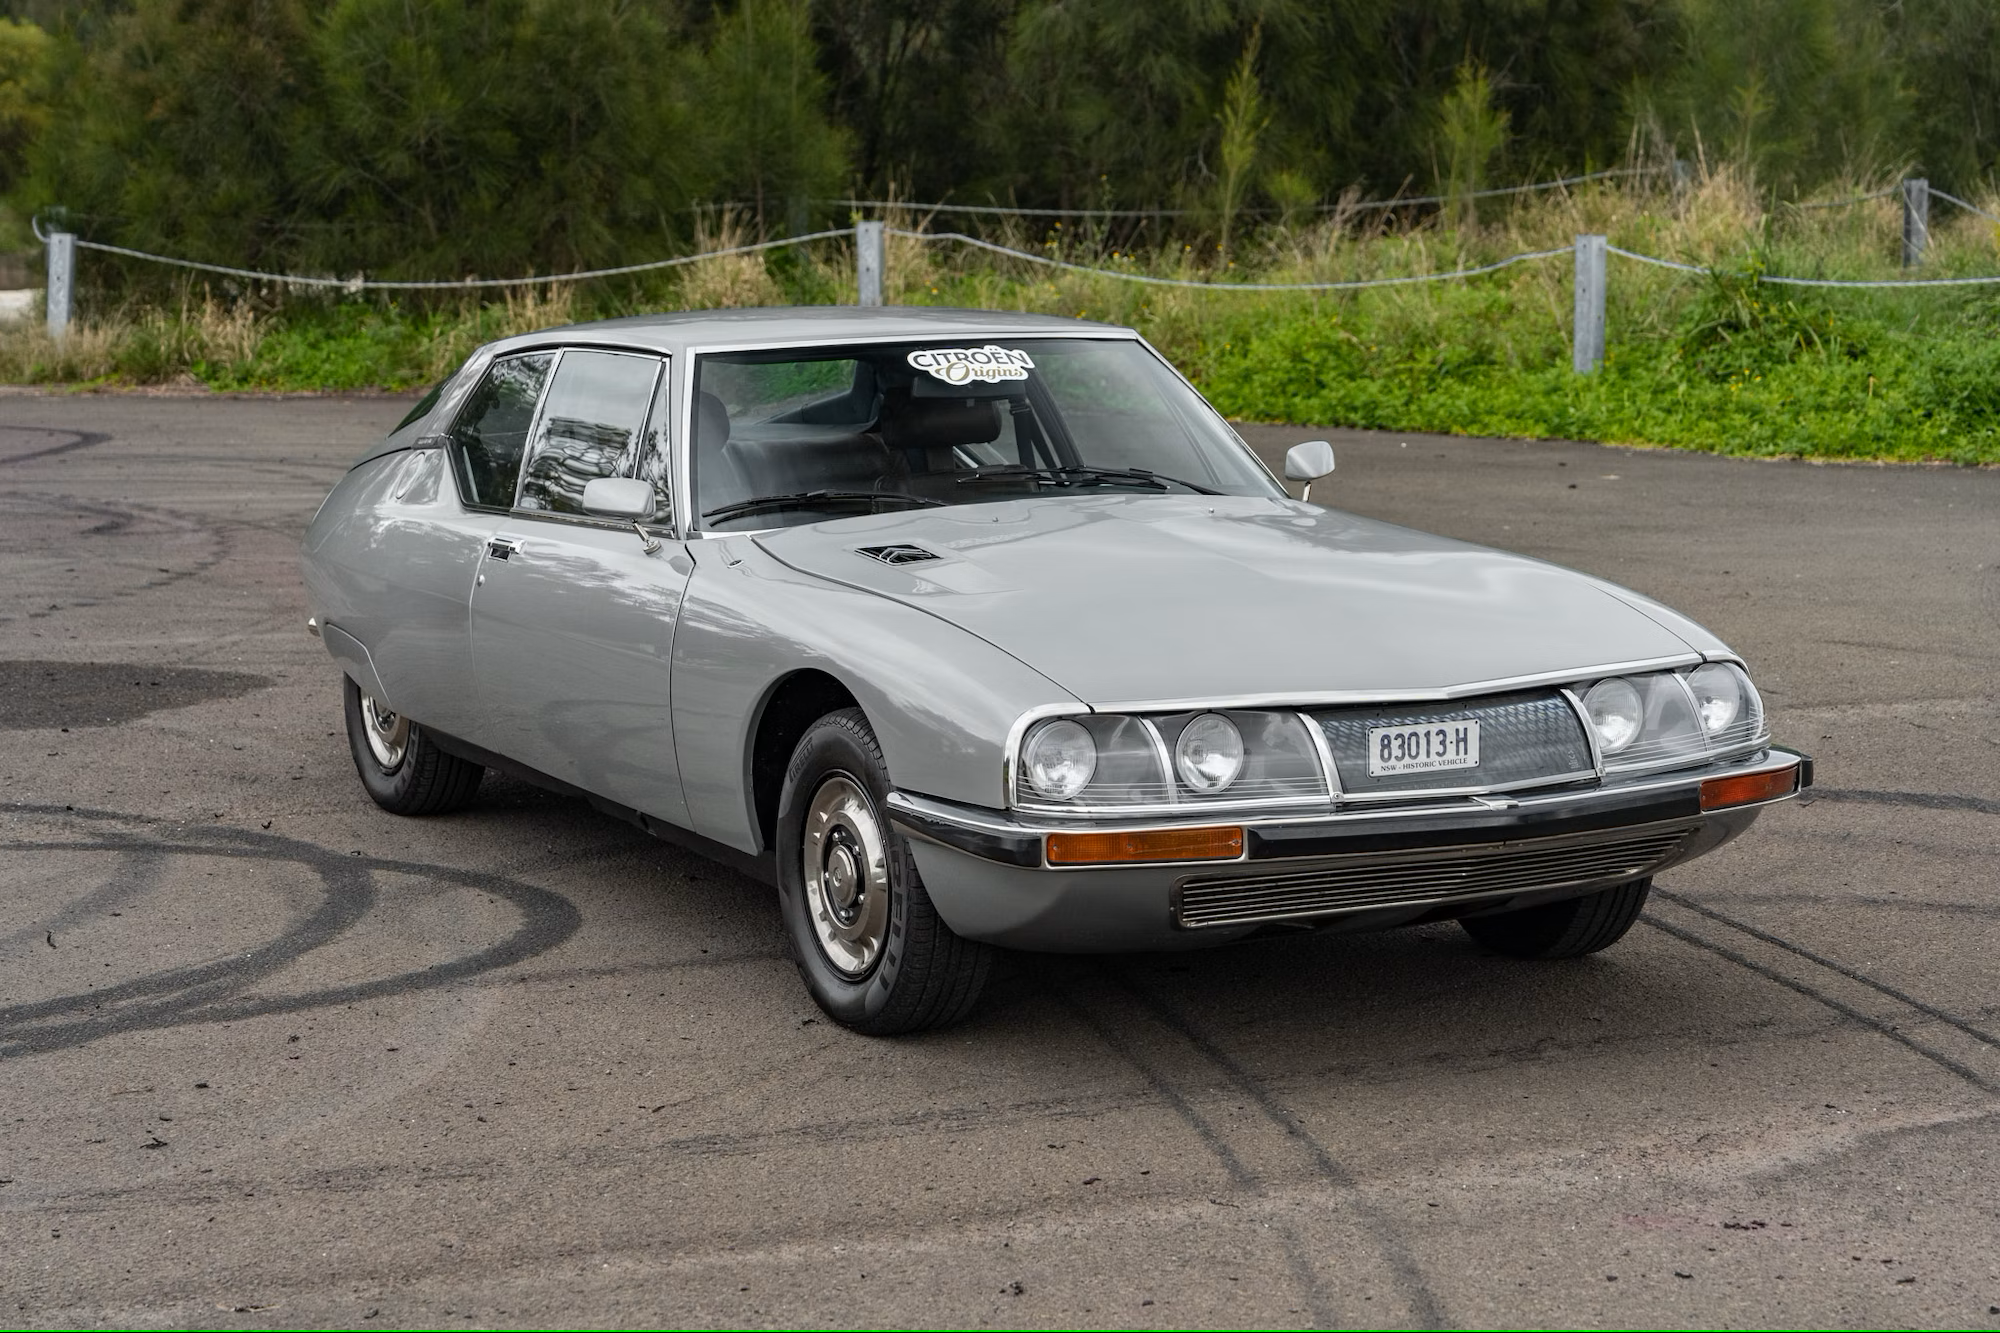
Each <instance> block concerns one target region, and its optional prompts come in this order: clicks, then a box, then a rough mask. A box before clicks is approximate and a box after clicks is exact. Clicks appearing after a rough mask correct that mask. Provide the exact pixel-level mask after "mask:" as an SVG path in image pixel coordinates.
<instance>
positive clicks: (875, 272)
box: [854, 222, 882, 305]
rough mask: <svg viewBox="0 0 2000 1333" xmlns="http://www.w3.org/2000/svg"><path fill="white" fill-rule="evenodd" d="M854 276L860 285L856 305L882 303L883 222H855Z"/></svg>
mask: <svg viewBox="0 0 2000 1333" xmlns="http://www.w3.org/2000/svg"><path fill="white" fill-rule="evenodd" d="M854 276H855V282H856V285H857V286H858V287H860V289H861V290H860V293H859V299H858V300H856V302H855V304H856V305H881V304H882V224H881V223H879V222H857V223H855V224H854Z"/></svg>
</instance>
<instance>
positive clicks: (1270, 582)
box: [304, 309, 1811, 1033]
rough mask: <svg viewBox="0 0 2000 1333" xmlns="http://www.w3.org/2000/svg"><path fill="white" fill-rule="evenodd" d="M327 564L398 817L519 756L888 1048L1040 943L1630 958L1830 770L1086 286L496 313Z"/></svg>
mask: <svg viewBox="0 0 2000 1333" xmlns="http://www.w3.org/2000/svg"><path fill="white" fill-rule="evenodd" d="M1332 467H1333V455H1332V450H1331V448H1330V447H1329V446H1327V445H1326V444H1325V443H1323V442H1312V443H1308V444H1302V445H1300V446H1299V447H1297V448H1295V449H1294V450H1293V451H1292V453H1291V455H1290V457H1289V458H1288V460H1287V466H1286V472H1287V475H1288V477H1289V478H1290V479H1292V480H1295V481H1304V482H1306V483H1307V489H1308V491H1309V489H1310V483H1311V481H1312V480H1313V479H1314V478H1316V477H1319V476H1323V475H1324V474H1325V473H1327V472H1328V471H1329V470H1331V468H1332ZM304 565H305V579H306V584H307V588H308V590H309V594H310V601H311V610H312V612H313V620H312V621H311V623H310V628H312V629H313V630H314V631H315V632H317V633H319V634H321V635H322V636H323V637H324V640H325V643H326V646H327V648H328V650H329V651H330V652H331V653H332V654H333V656H334V657H335V658H336V659H337V660H338V661H339V663H340V666H341V668H342V670H343V672H344V673H345V690H346V712H347V731H348V736H349V739H350V742H351V746H352V749H353V753H354V762H355V765H356V767H357V768H358V769H359V770H360V774H361V780H362V783H363V785H364V786H365V787H366V788H367V790H368V794H369V795H370V796H372V797H373V798H374V799H375V801H376V802H377V803H378V804H380V805H381V806H382V807H383V808H385V809H387V810H391V811H395V812H397V813H400V814H412V815H414V814H434V813H439V812H442V811H446V810H450V809H453V808H455V807H458V806H461V805H463V804H465V803H466V802H467V801H468V800H470V799H471V797H472V795H473V793H474V790H475V788H476V787H477V786H478V783H479V779H480V775H481V773H482V772H483V770H484V769H486V768H496V769H500V770H502V771H505V772H509V773H514V774H517V775H520V776H524V777H527V778H529V779H530V780H532V781H536V782H539V783H542V784H545V785H547V786H549V787H552V788H554V789H557V790H559V791H564V792H572V793H576V794H580V795H582V796H585V797H587V798H588V799H589V801H590V802H591V803H592V804H593V805H595V806H597V807H598V808H599V809H601V810H604V811H607V812H610V813H615V814H618V815H620V816H622V817H624V818H626V819H630V820H632V821H634V822H636V823H637V824H639V825H640V826H641V827H643V828H645V829H647V830H650V831H652V832H654V833H656V834H659V835H660V836H662V837H665V838H670V839H673V840H676V841H679V842H682V843H684V844H687V845H690V846H692V847H694V848H696V849H698V850H700V851H703V852H705V853H707V854H708V855H711V856H714V857H716V858H718V859H721V860H724V861H727V862H729V863H732V864H734V865H737V866H739V867H742V868H744V869H747V870H748V871H750V872H751V873H752V874H754V875H756V876H758V877H760V878H762V879H763V880H765V881H767V882H770V883H774V884H775V885H776V887H777V890H778V897H779V901H780V904H781V907H782V915H783V920H784V925H785V932H786V935H787V938H788V939H789V941H790V945H791V949H792V952H793V954H794V955H795V957H796V959H797V962H798V967H799V971H800V973H801V975H802V976H803V977H804V979H805V983H806V986H807V988H808V989H809V990H810V991H811V993H812V996H813V998H814V999H815V1000H816V1001H817V1002H818V1003H819V1004H820V1005H821V1006H822V1007H823V1008H824V1009H825V1010H826V1011H827V1013H829V1014H830V1015H832V1016H833V1017H834V1018H836V1019H838V1020H839V1021H840V1022H842V1023H845V1024H847V1025H848V1026H850V1027H853V1028H856V1029H859V1030H861V1031H864V1032H874V1033H890V1032H903V1031H909V1030H913V1029H917V1028H923V1027H929V1026H936V1025H939V1024H943V1023H948V1022H951V1021H953V1020H956V1019H958V1018H960V1017H962V1016H964V1015H965V1014H966V1013H967V1012H968V1011H969V1010H970V1008H971V1007H972V1005H973V1003H974V1001H975V999H976V998H977V996H978V994H979V991H980V987H981V985H982V984H983V983H984V981H985V979H986V976H987V973H988V970H989V968H990V965H991V958H992V951H993V948H994V947H995V946H1004V947H1012V948H1021V949H1039V950H1066V951H1098V950H1104V951H1109V950H1131V949H1176V948H1185V947H1191V946H1197V945H1207V944H1218V943H1222V942H1225V941H1229V940H1236V939H1240V938H1242V937H1244V936H1247V935H1252V934H1256V933H1258V932H1259V931H1266V930H1270V929H1272V928H1273V927H1274V926H1282V927H1284V928H1287V929H1296V928H1297V927H1298V926H1299V925H1301V924H1305V925H1310V926H1314V927H1322V928H1327V929H1335V930H1376V929H1382V928H1386V927H1393V926H1401V925H1407V924H1411V923H1416V922H1428V921H1438V920H1448V919H1456V920H1458V921H1460V922H1461V923H1462V924H1463V925H1464V927H1465V929H1466V930H1467V931H1468V932H1469V933H1470V934H1471V935H1472V937H1473V938H1474V939H1475V940H1477V941H1479V942H1480V943H1482V944H1484V945H1486V946H1488V947H1490V948H1493V949H1496V950H1499V951H1500V952H1502V953H1507V954H1513V955H1517V956H1520V957H1525V958H1560V957H1571V956H1575V955H1580V954H1585V953H1589V952H1592V951H1595V950H1598V949H1602V948H1604V947H1605V946H1607V945H1609V944H1611V943H1612V942H1613V941H1615V940H1617V939H1618V938H1619V937H1620V936H1621V935H1622V934H1623V933H1624V932H1625V931H1626V929H1627V928H1628V927H1629V926H1630V925H1631V924H1632V922H1633V920H1634V919H1635V918H1636V917H1637V915H1638V914H1639V911H1640V909H1641V907H1642V906H1643V904H1644V903H1645V901H1646V894H1647V891H1648V888H1649V886H1650V883H1651V877H1652V876H1653V875H1654V874H1656V873H1657V872H1659V871H1661V870H1663V869H1665V868H1666V867H1668V866H1672V865H1675V864H1677V863H1679V862H1681V861H1685V860H1687V859H1688V858H1690V857H1694V856H1699V855H1701V854H1702V853H1703V852H1707V851H1710V850H1712V849H1713V848H1715V847H1718V846H1720V845H1721V844H1722V843H1724V842H1726V841H1727V840H1728V839H1730V838H1731V837H1733V836H1734V835H1736V834H1737V833H1740V832H1742V831H1743V830H1744V829H1745V828H1747V827H1748V826H1749V825H1750V823H1751V822H1752V821H1753V820H1754V819H1755V818H1756V817H1757V813H1758V811H1759V809H1760V808H1761V807H1762V806H1764V805H1767V804H1769V803H1771V802H1773V801H1778V800H1782V799H1785V798H1786V797H1789V796H1791V795H1793V794H1795V793H1796V792H1797V791H1798V790H1799V789H1800V788H1801V787H1803V786H1804V785H1806V784H1808V783H1810V781H1811V766H1810V763H1809V761H1807V760H1805V759H1804V757H1803V756H1801V755H1799V754H1796V753H1792V752H1790V751H1786V750H1782V749H1779V748H1777V747H1776V746H1774V745H1772V744H1771V739H1770V736H1769V735H1768V733H1767V731H1766V727H1765V720H1764V712H1763V707H1762V704H1761V703H1760V701H1759V699H1758V695H1757V691H1756V690H1755V689H1754V688H1753V687H1752V685H1751V683H1750V678H1749V676H1748V675H1747V674H1746V673H1745V670H1744V667H1743V663H1742V661H1741V659H1739V658H1738V657H1737V656H1736V655H1735V654H1734V653H1732V652H1731V651H1730V650H1729V648H1728V647H1727V646H1726V645H1724V644H1723V643H1722V642H1721V641H1720V640H1718V639H1717V638H1716V637H1715V636H1714V635H1712V634H1710V633H1709V632H1708V631H1706V630H1704V629H1702V628H1701V627H1700V626H1699V625H1696V624H1694V623H1693V622H1692V621H1690V620H1688V619H1687V618H1685V617H1683V616H1681V615H1678V614H1676V613H1675V612H1673V611H1670V610H1668V609H1667V608H1666V607H1664V606H1661V605H1659V604H1658V603H1656V602H1653V601H1650V600H1648V599H1646V598H1644V597H1641V596H1639V595H1637V594H1635V593H1632V592H1628V591H1626V590H1624V589H1622V588H1618V587H1615V586H1613V585H1611V584H1607V583H1605V582H1602V581H1601V580H1598V579H1594V578H1590V577H1587V576H1585V575H1582V574H1578V573H1574V572H1571V571H1569V570H1565V569H1560V568H1557V567H1554V566H1552V565H1548V564H1544V563H1542V562H1541V561H1538V560H1530V559H1526V558H1523V557H1520V556H1515V555H1509V554H1506V553H1504V552H1500V551H1493V550H1487V549H1484V548H1481V547H1477V546H1471V545H1467V544H1466V543H1464V542H1458V541H1449V540H1445V539H1442V538H1438V537H1432V536H1428V535H1425V534H1423V533H1420V532H1415V531H1412V530H1410V529H1408V528H1401V527H1395V526H1392V525H1390V524H1386V523H1379V522H1374V521H1370V520H1367V519H1363V518H1358V517H1355V516H1353V515H1350V514H1345V513H1341V512H1339V511H1337V510H1332V509H1326V508H1321V507H1320V506H1318V505H1315V504H1312V503H1310V502H1308V501H1307V500H1305V499H1293V498H1291V496H1290V495H1289V493H1288V492H1287V490H1286V488H1285V486H1284V485H1283V484H1282V483H1280V482H1279V481H1278V480H1277V479H1275V478H1274V477H1273V476H1272V475H1271V474H1270V473H1269V472H1268V471H1266V470H1265V468H1264V467H1263V466H1262V464H1260V463H1259V462H1258V460H1257V458H1256V457H1255V456H1254V455H1253V454H1252V453H1251V452H1250V450H1249V449H1248V448H1247V447H1246V446H1245V445H1244V444H1243V442H1242V441H1241V440H1240V439H1238V438H1237V436H1236V435H1235V433H1234V432H1233V431H1232V430H1231V429H1230V428H1229V426H1228V425H1227V424H1226V423H1225V422H1224V421H1223V420H1222V419H1221V418H1220V417H1219V416H1218V415H1217V414H1216V413H1215V412H1214V411H1213V410H1212V409H1211V408H1210V407H1209V406H1208V405H1207V404H1206V403H1204V402H1203V401H1202V399H1201V397H1200V396H1199V395H1198V394H1196V392H1195V391H1194V390H1193V389H1192V388H1191V387H1190V386H1189V385H1188V384H1187V383H1186V382H1185V381H1184V380H1183V379H1181V378H1180V376H1178V375H1177V374H1176V373H1175V372H1174V370H1173V369H1172V368H1171V367H1170V366H1169V365H1168V364H1167V363H1166V362H1165V361H1164V360H1163V359H1162V358H1161V357H1160V356H1159V355H1158V354H1157V353H1156V352H1154V351H1153V349H1152V348H1150V347H1149V346H1148V345H1147V344H1146V343H1145V342H1144V341H1143V340H1142V339H1140V338H1139V336H1138V335H1137V334H1135V333H1134V332H1132V331H1131V330H1129V329H1122V328H1112V327H1107V326H1104V325H1098V324H1089V323H1083V322H1079V321H1073V320H1063V319H1052V318H1043V317H1039V316H1025V315H1017V314H995V313H988V312H981V311H946V310H853V309H845V310H843V309H812V310H750V311H739V312H716V313H703V314H692V315H680V316H664V317H657V318H639V319H626V320H614V321H609V322H605V323H599V324H586V325H579V326H576V327H573V328H564V329H552V330H549V331H547V332H544V333H536V334H529V335H526V336H523V337H518V338H510V339H507V340H504V341H502V342H497V343H494V344H493V345H491V346H488V347H485V348H483V349H481V350H480V351H479V352H478V353H476V354H475V355H474V356H473V357H472V358H471V359H470V360H469V361H467V362H466V363H465V365H464V367H463V368H462V369H460V370H459V371H458V372H457V373H456V374H455V375H453V376H452V377H451V378H450V379H449V380H447V381H446V382H445V383H444V384H442V385H440V386H439V387H438V388H437V389H436V390H434V391H433V392H432V393H431V394H430V395H429V396H428V397H426V398H425V399H424V400H423V401H422V402H421V403H419V404H418V405H417V406H416V408H415V410H413V411H412V412H411V413H410V414H409V416H408V418H407V419H406V420H405V421H404V422H403V423H402V425H400V426H399V427H397V429H396V430H394V431H393V432H391V433H390V434H389V436H388V437H387V438H386V439H384V440H383V441H382V442H381V443H380V444H378V445H376V446H375V447H374V448H372V449H370V450H368V451H367V453H366V454H365V455H364V456H363V457H362V458H361V460H360V461H359V462H357V463H356V464H355V465H354V467H353V469H352V470H351V471H350V472H348V473H347V474H346V476H345V477H344V478H343V479H342V480H341V481H340V483H339V484H338V485H337V486H336V487H335V488H334V490H333V493H332V494H331V495H330V496H328V498H327V500H326V502H325V504H324V505H323V506H322V507H321V509H320V511H319V514H318V516H317V517H316V518H315V519H314V520H313V523H312V526H311V530H310V531H309V532H308V534H307V536H306V540H305V550H304Z"/></svg>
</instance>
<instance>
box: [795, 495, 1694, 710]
mask: <svg viewBox="0 0 2000 1333" xmlns="http://www.w3.org/2000/svg"><path fill="white" fill-rule="evenodd" d="M756 540H757V542H758V544H759V545H760V546H762V547H763V548H764V549H765V550H766V551H767V552H769V553H770V554H771V555H772V556H773V557H775V558H776V559H778V560H780V561H782V562H784V563H785V564H787V565H789V566H791V567H792V568H794V569H797V570H799V571H801V572H803V573H807V574H811V575H815V576H817V577H820V578H824V579H829V580H832V581H834V582H837V583H842V584H846V585H848V586H850V587H856V588H863V589H866V590H868V591H870V592H874V593H877V594H880V595H881V596H884V597H889V598H893V599H895V600H896V601H899V602H902V603H905V604H906V605H909V606H912V607H917V608H920V609H922V610H924V611H927V612H929V613H931V614H932V615H936V616H939V617H941V618H943V619H945V620H948V621H950V622H952V623H953V624H956V625H958V626H960V627H962V628H963V629H965V630H967V631H968V632H970V633H973V634H976V635H978V636H979V637H980V638H982V639H985V640H987V641H988V642H990V643H992V644H994V645H996V646H997V647H999V648H1001V649H1003V650H1004V651H1006V652H1008V653H1011V654H1012V655H1014V656H1015V657H1017V658H1019V659H1020V660H1021V661H1023V662H1025V663H1027V664H1028V665H1029V666H1032V667H1033V668H1035V669H1036V670H1037V671H1039V672H1041V673H1042V674H1043V675H1044V676H1047V677H1048V678H1049V679H1050V680H1052V681H1055V682H1056V683H1057V684H1059V685H1061V686H1062V687H1063V688H1064V689H1066V690H1069V691H1071V692H1073V693H1074V695H1075V697H1076V698H1077V699H1079V700H1081V701H1082V702H1085V703H1088V704H1092V705H1097V706H1103V705H1106V704H1112V703H1133V702H1141V701H1145V702H1153V701H1160V702H1165V701H1187V702H1198V701H1200V700H1204V699H1222V698H1244V697H1246V696H1260V695H1270V696H1289V697H1299V698H1302V699H1303V698H1308V697H1311V696H1316V695H1325V694H1328V693H1331V692H1335V691H1365V692H1371V693H1372V692H1378V691H1382V692H1400V691H1416V690H1421V691H1440V690H1448V689H1452V688H1454V687H1461V686H1465V685H1470V684H1476V683H1478V682H1482V681H1492V680H1502V679H1508V678H1512V677H1520V676H1534V675H1541V674H1544V673H1554V672H1567V671H1577V672H1579V673H1582V672H1585V671H1587V670H1589V669H1590V668H1593V667H1600V666H1609V665H1615V664H1619V663H1629V662H1638V661H1645V660H1651V659H1656V658H1664V657H1677V656H1687V655H1689V653H1690V646H1689V644H1688V643H1687V642H1686V641H1685V640H1683V639H1681V638H1680V637H1678V636H1676V635H1675V634H1673V633H1671V632H1669V631H1668V630H1667V629H1666V628H1665V627H1664V626H1662V625H1661V624H1660V623H1659V622H1658V621H1656V620H1654V619H1652V618H1650V617H1648V616H1647V615H1646V614H1644V613H1643V612H1642V611H1641V610H1639V609H1638V608H1637V607H1635V606H1633V605H1632V604H1630V603H1628V602H1626V601H1625V600H1623V599H1621V598H1619V597H1617V596H1614V595H1613V592H1612V590H1610V589H1609V587H1608V585H1604V584H1601V583H1600V582H1598V581H1597V580H1595V579H1591V578H1589V577H1586V576H1585V575H1582V574H1578V573H1575V572H1574V571H1571V570H1566V569H1562V568H1560V567H1558V566H1555V565H1550V564H1546V563H1544V562H1542V561H1539V560H1531V559H1528V558H1527V557H1525V556H1518V555H1511V554H1508V553H1506V552H1504V551H1495V550H1491V549H1489V548H1487V547H1483V546H1474V545H1471V544H1470V543H1467V542H1459V541H1453V540H1450V539H1448V538H1444V537H1435V536H1431V535H1430V534H1428V533H1423V532H1418V531H1415V530H1413V529H1410V528H1403V527H1397V526H1395V525H1393V524H1389V523H1380V522H1376V521H1374V520H1372V519H1365V518H1359V517H1356V516H1355V515H1352V514H1345V513H1341V512H1339V511H1336V510H1325V509H1320V508H1317V507H1315V506H1312V505H1306V504H1301V503H1298V502H1296V501H1289V500H1270V499H1260V498H1250V497H1237V496H1213V497H1211V496H1156V495H1132V494H1113V495H1098V496H1063V497H1046V498H1044V497H1036V498H1032V499H1023V500H1009V501H1001V502H997V503H991V504H979V505H959V506H952V507H950V508H942V509H920V510H905V511H899V512H897V513H893V514H878V515H870V516H866V517H860V518H848V519H839V520H834V521H831V522H826V523H817V524H812V525H810V526H804V527H795V528H785V529H780V530H778V531H775V532H768V533H765V534H762V535H761V536H759V537H758V538H757V539H756ZM894 546H903V547H912V548H916V549H917V550H918V551H920V552H923V553H927V554H928V555H930V556H932V557H935V558H932V559H922V558H918V559H916V560H913V561H912V562H911V563H902V564H891V563H884V561H883V560H881V559H879V558H876V557H873V556H869V555H865V554H862V548H874V547H894Z"/></svg>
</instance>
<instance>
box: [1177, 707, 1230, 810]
mask: <svg viewBox="0 0 2000 1333" xmlns="http://www.w3.org/2000/svg"><path fill="white" fill-rule="evenodd" d="M1174 768H1175V770H1176V771H1178V772H1179V773H1180V775H1181V781H1183V782H1185V783H1187V785H1188V786H1189V787H1191V788H1193V789H1194V790H1195V791H1197V792H1201V793H1202V794H1204V795H1208V794H1212V793H1214V792H1219V791H1223V790H1226V789H1227V788H1228V786H1229V784H1230V783H1232V782H1234V781H1236V779H1237V778H1238V776H1240V775H1241V774H1242V772H1243V733H1242V732H1240V731H1238V730H1237V729H1236V724H1235V723H1234V722H1231V721H1230V720H1229V719H1228V718H1226V717H1224V716H1223V715H1222V714H1220V713H1203V714H1202V715H1201V716H1199V717H1197V718H1195V719H1194V720H1192V721H1191V722H1189V723H1188V724H1187V726H1185V727H1183V728H1181V736H1180V740H1179V741H1177V742H1175V744H1174Z"/></svg>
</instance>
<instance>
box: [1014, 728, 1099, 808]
mask: <svg viewBox="0 0 2000 1333" xmlns="http://www.w3.org/2000/svg"><path fill="white" fill-rule="evenodd" d="M1096 771H1097V742H1096V741H1093V740H1092V739H1090V733H1089V732H1087V731H1085V730H1084V729H1083V728H1082V727H1081V726H1079V725H1078V724H1077V723H1075V722H1068V721H1060V722H1044V723H1042V725H1041V726H1039V727H1036V728H1035V729H1034V730H1033V731H1032V732H1030V733H1028V741H1027V744H1025V745H1023V746H1022V747H1021V772H1022V773H1023V774H1024V775H1025V776H1026V777H1027V779H1028V785H1029V786H1030V787H1033V788H1034V789H1035V791H1036V792H1037V793H1039V794H1040V795H1043V796H1046V797H1048V798H1049V799H1050V800H1052V801H1067V800H1068V799H1069V798H1070V797H1072V796H1074V795H1076V794H1077V793H1078V792H1080V791H1082V790H1083V789H1084V788H1085V787H1087V786H1089V785H1090V775H1091V774H1093V773H1095V772H1096Z"/></svg>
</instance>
